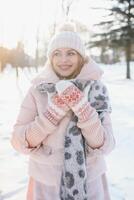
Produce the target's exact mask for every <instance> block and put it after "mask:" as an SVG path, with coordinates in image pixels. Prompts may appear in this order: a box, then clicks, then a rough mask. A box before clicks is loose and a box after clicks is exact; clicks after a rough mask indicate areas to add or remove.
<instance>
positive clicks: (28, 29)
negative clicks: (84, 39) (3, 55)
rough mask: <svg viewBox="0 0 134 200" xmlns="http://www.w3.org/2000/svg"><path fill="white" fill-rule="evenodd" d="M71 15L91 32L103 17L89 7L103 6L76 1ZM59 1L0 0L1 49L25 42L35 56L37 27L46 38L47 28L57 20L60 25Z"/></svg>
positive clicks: (100, 1) (89, 0) (101, 0)
mask: <svg viewBox="0 0 134 200" xmlns="http://www.w3.org/2000/svg"><path fill="white" fill-rule="evenodd" d="M75 2H76V3H74V5H73V7H72V12H71V13H70V16H71V18H73V19H76V20H79V21H81V22H82V23H84V24H85V25H87V26H88V27H90V28H91V29H92V24H94V23H96V22H97V21H98V19H100V17H101V16H102V13H101V12H100V11H97V10H91V9H90V8H91V7H96V6H97V7H98V6H105V3H104V0H95V1H94V0H76V1H75ZM61 19H62V13H61V0H0V45H4V46H7V47H9V48H12V47H15V46H16V43H17V41H18V40H21V41H23V42H24V44H25V47H26V49H27V51H29V53H30V54H33V53H34V50H35V45H36V42H35V41H36V33H37V27H40V34H41V33H42V34H46V35H47V28H48V26H50V24H53V23H54V21H55V20H56V21H57V22H59V21H61Z"/></svg>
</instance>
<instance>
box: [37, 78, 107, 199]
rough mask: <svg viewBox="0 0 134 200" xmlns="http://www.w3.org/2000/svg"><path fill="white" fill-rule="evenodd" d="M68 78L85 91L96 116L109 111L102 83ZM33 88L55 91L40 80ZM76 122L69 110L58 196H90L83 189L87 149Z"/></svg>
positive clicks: (80, 197) (64, 197)
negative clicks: (96, 113)
mask: <svg viewBox="0 0 134 200" xmlns="http://www.w3.org/2000/svg"><path fill="white" fill-rule="evenodd" d="M72 81H73V83H74V84H75V85H76V86H77V87H78V88H79V89H80V90H81V91H83V92H85V93H86V94H87V95H88V100H89V102H90V104H91V106H92V107H94V108H95V109H96V111H97V112H98V116H99V118H100V120H101V121H103V116H104V113H105V112H111V106H110V103H109V97H108V93H107V89H106V87H105V86H104V85H100V84H99V82H98V81H83V80H72ZM37 89H38V90H39V91H40V92H41V93H46V92H56V91H55V85H54V84H47V83H41V84H40V85H38V86H37ZM89 118H90V116H89ZM77 122H78V118H77V117H76V116H75V115H74V114H73V115H72V118H71V120H70V123H69V125H68V127H67V129H66V133H65V139H64V165H63V171H62V176H61V185H60V194H59V195H60V199H61V200H66V199H67V200H69V199H71V200H90V199H88V196H87V189H86V186H87V172H86V156H87V154H88V153H90V152H89V151H88V149H87V147H88V145H87V144H86V141H85V139H84V137H83V135H82V132H81V129H80V128H78V127H77ZM44 189H45V188H44Z"/></svg>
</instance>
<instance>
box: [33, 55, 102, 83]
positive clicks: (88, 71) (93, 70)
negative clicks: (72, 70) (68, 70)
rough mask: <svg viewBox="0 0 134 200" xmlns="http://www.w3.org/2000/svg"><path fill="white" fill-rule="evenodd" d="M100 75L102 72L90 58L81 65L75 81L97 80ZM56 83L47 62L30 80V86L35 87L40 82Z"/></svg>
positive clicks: (53, 73) (55, 76)
mask: <svg viewBox="0 0 134 200" xmlns="http://www.w3.org/2000/svg"><path fill="white" fill-rule="evenodd" d="M102 74H103V71H102V70H101V69H100V68H99V66H98V64H97V63H95V61H93V60H92V59H91V58H88V62H87V63H85V64H84V65H83V67H82V70H81V72H80V74H78V76H77V77H76V79H84V80H99V79H101V76H102ZM58 81H59V77H58V76H57V75H56V74H55V72H54V71H53V69H52V66H51V65H50V64H49V63H48V62H47V63H46V65H45V67H44V70H43V71H42V72H41V73H40V74H39V75H37V76H36V77H35V78H34V79H33V80H32V84H34V85H37V84H39V83H41V82H44V83H57V82H58Z"/></svg>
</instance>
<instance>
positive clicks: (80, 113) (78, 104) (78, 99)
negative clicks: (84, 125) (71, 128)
mask: <svg viewBox="0 0 134 200" xmlns="http://www.w3.org/2000/svg"><path fill="white" fill-rule="evenodd" d="M56 90H57V92H58V94H59V95H60V97H61V99H62V100H63V101H64V102H65V104H67V105H68V106H69V107H70V108H71V109H72V111H73V112H74V113H75V114H76V116H77V117H78V118H79V121H86V120H87V119H89V115H90V112H91V106H90V103H89V102H88V100H87V97H86V96H85V94H84V92H82V91H81V90H80V89H79V88H77V87H76V86H75V85H74V84H73V83H72V82H71V81H68V80H67V81H66V80H62V81H59V82H58V83H57V84H56Z"/></svg>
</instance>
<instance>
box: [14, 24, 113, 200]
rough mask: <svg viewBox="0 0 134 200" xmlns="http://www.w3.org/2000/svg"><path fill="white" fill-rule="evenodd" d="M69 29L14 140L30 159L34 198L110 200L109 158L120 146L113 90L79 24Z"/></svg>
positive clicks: (26, 103) (25, 106)
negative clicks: (78, 29)
mask: <svg viewBox="0 0 134 200" xmlns="http://www.w3.org/2000/svg"><path fill="white" fill-rule="evenodd" d="M63 27H64V28H63V29H62V31H60V32H58V33H56V34H55V35H54V36H53V37H52V39H51V41H50V43H49V45H48V52H47V56H48V62H47V63H46V65H45V69H44V71H43V72H41V74H40V75H38V76H37V77H36V78H35V79H34V80H33V81H32V84H33V85H32V86H31V88H30V89H29V91H28V93H27V95H26V97H25V98H24V100H23V103H22V106H21V109H20V113H19V115H18V118H17V120H16V123H15V126H14V129H13V133H12V140H11V142H12V145H13V147H14V148H15V149H16V150H17V151H19V152H21V153H24V154H29V157H30V159H29V187H28V196H27V199H28V200H39V199H41V200H43V199H45V200H53V199H54V200H61V199H68V200H69V199H71V200H77V199H80V200H88V199H90V200H110V196H109V190H108V184H107V178H106V165H105V160H104V155H105V154H108V153H110V152H111V150H112V149H113V148H114V144H115V142H114V137H113V132H112V125H111V120H110V112H111V106H110V102H109V97H108V91H107V89H106V87H105V86H104V84H103V83H102V82H101V81H100V79H101V75H102V70H101V69H100V68H99V67H98V65H97V64H96V63H95V62H93V61H92V59H91V58H90V57H88V59H87V56H86V53H85V46H84V44H83V42H82V40H81V38H80V36H79V35H78V33H77V32H76V31H74V29H73V27H74V26H73V27H72V24H70V23H67V24H65V25H64V26H63ZM69 27H70V28H69ZM71 27H72V29H71ZM68 28H69V29H68ZM63 79H64V80H63ZM65 79H66V80H65Z"/></svg>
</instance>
